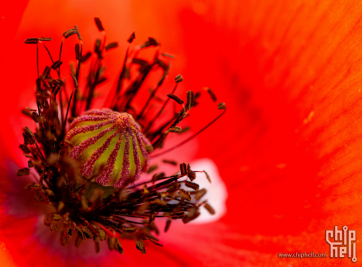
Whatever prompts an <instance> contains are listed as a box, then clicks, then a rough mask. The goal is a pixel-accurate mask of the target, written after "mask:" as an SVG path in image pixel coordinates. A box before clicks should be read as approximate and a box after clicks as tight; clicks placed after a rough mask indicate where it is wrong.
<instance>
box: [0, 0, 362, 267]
mask: <svg viewBox="0 0 362 267" xmlns="http://www.w3.org/2000/svg"><path fill="white" fill-rule="evenodd" d="M55 10H56V11H55ZM21 11H22V10H21V8H19V10H16V12H14V14H15V13H16V14H17V17H19V14H20V13H21ZM117 12H118V13H117ZM116 15H118V16H116ZM121 15H123V16H121ZM94 16H100V17H101V18H102V21H103V24H104V25H105V27H107V25H109V26H108V27H109V30H108V31H109V35H110V39H114V40H117V41H119V40H123V39H124V40H125V39H126V38H127V37H128V35H129V32H132V30H133V29H134V30H136V32H137V33H138V36H139V37H138V38H139V40H144V39H145V38H146V37H147V36H148V35H149V36H153V37H155V38H156V39H157V40H160V41H161V42H162V44H163V47H164V49H166V50H168V51H170V52H173V53H176V55H177V56H178V58H179V60H178V61H176V62H175V63H174V65H175V68H174V69H173V71H174V72H175V73H172V72H171V73H170V76H172V75H173V74H175V75H176V74H178V72H180V73H182V75H183V76H184V79H185V81H184V83H183V85H184V86H185V88H192V89H194V88H195V89H197V88H202V87H203V86H209V87H211V88H212V89H213V90H214V92H215V93H216V94H217V96H218V99H219V100H220V101H224V102H226V103H227V106H228V111H227V115H226V116H224V117H223V119H222V121H221V122H218V125H213V126H212V127H211V128H210V130H209V131H208V132H207V133H205V134H203V136H202V137H200V138H198V139H197V142H198V146H199V150H198V153H197V157H208V158H211V159H212V160H213V161H214V162H215V163H216V165H217V166H218V168H219V172H220V175H221V177H222V178H223V179H224V181H225V184H226V187H227V190H228V200H227V213H226V214H225V216H224V217H223V218H221V219H220V220H219V221H217V222H213V223H210V224H200V225H190V226H182V225H175V227H174V228H173V230H172V231H171V232H170V233H168V234H167V235H162V236H161V238H162V241H163V244H164V245H165V248H163V249H160V248H157V247H156V248H155V247H153V246H149V247H147V254H146V255H140V254H139V253H137V252H138V251H134V250H132V248H133V247H134V245H133V244H128V247H129V249H127V250H126V252H125V255H123V256H115V255H113V254H104V255H100V256H99V257H98V258H96V260H91V261H90V263H89V264H88V265H87V266H92V265H93V266H96V265H99V264H102V265H103V264H104V265H106V264H107V265H110V264H115V263H116V262H117V261H119V262H125V263H129V264H131V263H132V264H134V265H137V264H138V265H141V264H146V263H147V262H149V263H150V265H154V264H156V263H158V262H162V263H164V264H169V265H171V266H177V265H183V266H185V265H197V264H204V265H220V266H235V265H236V266H237V265H240V266H243V265H246V266H248V265H253V266H258V265H260V266H276V265H280V266H289V265H293V266H304V265H307V266H326V265H330V266H343V265H348V264H350V263H351V262H350V260H349V259H329V258H328V259H302V260H301V259H279V258H278V257H277V253H278V252H295V251H300V252H308V253H309V252H311V251H314V252H315V253H321V252H324V253H328V250H329V247H328V244H327V243H326V242H325V240H324V235H325V230H328V229H333V227H334V226H335V225H338V226H340V227H341V226H343V225H348V226H349V227H350V229H354V230H357V233H359V232H361V231H362V225H361V212H360V211H361V208H362V207H361V196H362V192H361V186H362V185H361V174H360V170H361V167H360V166H362V164H361V163H362V162H361V151H362V142H361V137H362V127H361V126H360V125H361V119H360V118H361V112H362V108H361V107H362V104H361V103H360V102H361V101H360V100H361V97H362V91H361V83H362V75H361V73H362V72H361V67H362V66H361V65H362V64H361V62H362V61H361V56H362V49H361V43H362V42H361V41H362V32H361V27H360V24H361V18H362V4H361V2H360V1H342V0H339V1H338V0H337V1H331V0H322V1H317V0H311V1H298V0H297V1H289V0H283V1H271V0H262V1H253V0H245V1H212V2H211V1H188V0H184V1H172V2H170V1H157V3H156V1H125V2H124V3H123V2H122V3H118V4H114V3H113V2H112V3H111V1H106V2H105V3H104V2H102V3H95V2H92V3H88V2H87V3H86V2H85V1H63V2H58V3H48V1H37V3H35V1H30V3H29V5H28V8H27V10H26V11H25V13H24V16H23V20H22V22H21V24H20V28H19V31H18V35H17V37H16V38H15V42H13V43H12V46H9V45H6V49H8V51H7V53H8V54H10V55H12V53H13V54H14V57H15V59H14V58H12V59H11V58H9V57H10V56H7V57H6V59H8V60H10V62H9V64H8V65H6V66H7V67H6V68H4V64H2V73H3V74H4V73H5V74H6V76H5V77H6V78H7V79H6V80H5V85H6V87H7V88H12V90H11V92H9V93H7V94H6V97H2V99H1V101H2V105H1V109H2V112H3V113H2V114H3V115H2V116H4V117H3V118H4V122H3V123H4V127H5V129H7V131H6V132H2V133H1V134H2V136H3V137H2V140H3V141H5V142H4V144H3V147H4V149H5V148H6V152H5V155H3V157H4V156H8V160H12V161H15V162H17V163H19V160H18V159H17V157H18V156H19V153H16V152H14V151H15V148H16V144H17V142H16V140H15V139H14V137H13V136H20V128H19V126H18V124H19V122H20V121H21V120H19V119H18V114H19V113H20V106H23V105H25V104H27V102H26V101H27V100H28V98H29V97H31V95H32V93H33V92H32V88H33V87H32V86H33V83H30V82H29V81H31V77H34V75H35V74H36V72H35V63H34V59H35V56H34V53H31V52H30V51H31V49H29V48H28V47H25V48H24V45H23V44H22V39H25V38H26V37H31V36H32V35H44V36H46V35H53V36H55V35H56V34H57V35H58V36H59V35H60V33H62V32H63V31H64V27H66V28H67V27H69V28H70V27H72V26H73V25H74V24H78V26H79V28H80V29H84V35H85V36H84V39H85V43H86V41H88V43H91V40H92V39H91V38H92V37H91V36H92V34H91V33H92V32H94V31H95V27H94V25H92V24H91V23H92V18H93V17H94ZM126 22H127V23H126ZM120 25H121V26H120ZM39 31H40V33H39ZM55 41H59V39H56V38H55ZM120 48H122V46H121V47H120ZM121 50H122V49H119V50H118V51H117V52H114V53H115V54H114V55H115V56H114V57H112V59H109V60H108V62H109V63H110V64H107V66H108V65H109V69H110V71H109V74H110V75H115V74H116V73H117V72H116V71H115V69H117V70H118V68H117V67H118V66H119V65H120V64H119V62H120V61H116V60H115V58H117V57H118V58H121V59H122V58H123V57H122V52H123V51H121ZM32 52H34V51H32ZM15 53H17V54H16V56H15ZM117 53H119V54H117ZM20 59H21V60H20ZM25 59H26V61H24V60H25ZM19 60H20V61H21V64H20V63H19ZM30 63H31V64H30ZM15 69H16V70H18V71H17V72H15V71H14V70H15ZM112 69H113V70H112ZM19 75H21V77H22V79H19V78H18V77H19ZM173 76H174V75H173ZM32 79H34V78H32ZM2 81H4V77H2ZM15 81H16V82H15ZM19 94H22V96H24V97H22V98H21V99H19V97H18V95H19ZM210 103H211V100H210ZM210 105H211V104H210ZM14 107H17V108H14ZM205 110H206V111H207V107H205V109H204V110H203V111H202V112H200V114H202V120H200V119H196V118H197V116H191V118H190V124H191V125H192V126H193V127H194V129H196V128H197V127H202V125H203V124H202V123H203V122H204V123H205V124H206V123H207V122H208V121H209V120H211V119H212V117H213V116H214V114H212V112H205ZM195 113H196V112H195ZM9 120H10V121H9ZM20 125H22V124H21V123H20ZM2 129H4V128H2ZM2 131H4V130H2ZM189 149H192V147H191V148H189ZM9 157H10V158H9ZM181 160H188V159H183V158H182V159H181ZM4 162H8V161H4ZM9 169H11V168H8V171H9ZM3 177H4V178H3V179H5V180H6V179H16V177H14V176H11V175H10V174H9V173H7V174H6V176H3ZM6 188H7V187H6ZM2 190H3V189H2ZM2 201H4V199H2ZM6 207H7V206H6V205H3V208H2V210H1V213H2V216H1V225H2V226H4V225H7V226H8V227H5V228H1V230H0V240H1V241H2V248H5V250H4V251H5V252H4V253H5V254H4V255H5V256H6V257H8V259H9V261H8V262H9V265H10V264H11V262H12V261H13V262H14V263H15V264H17V265H20V266H29V265H32V264H33V263H34V262H36V263H37V264H38V265H37V266H42V264H44V266H45V265H46V264H48V263H50V262H51V263H52V264H57V265H58V266H63V265H64V264H66V263H67V264H69V263H70V262H72V263H73V264H74V265H75V264H78V265H79V266H82V264H86V262H87V260H86V259H84V257H73V258H71V257H69V258H67V257H65V256H64V255H62V254H61V253H60V252H59V251H51V252H50V250H49V248H48V245H47V243H46V242H44V243H41V242H40V241H39V239H38V238H36V237H35V236H34V233H35V231H36V222H37V217H25V218H22V219H19V218H16V217H13V216H11V215H9V214H8V213H7V210H6ZM10 225H11V226H12V227H10ZM48 242H53V240H52V239H49V240H48ZM125 246H126V244H125ZM361 249H362V247H361V246H358V245H357V257H359V255H361ZM33 265H34V264H33ZM57 265H55V266H57Z"/></svg>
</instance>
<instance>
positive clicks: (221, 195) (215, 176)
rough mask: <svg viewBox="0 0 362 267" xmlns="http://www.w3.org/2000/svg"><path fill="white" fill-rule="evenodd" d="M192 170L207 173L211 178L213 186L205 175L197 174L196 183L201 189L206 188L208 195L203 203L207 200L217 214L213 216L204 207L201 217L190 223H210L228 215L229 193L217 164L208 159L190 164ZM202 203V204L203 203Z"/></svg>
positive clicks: (201, 208)
mask: <svg viewBox="0 0 362 267" xmlns="http://www.w3.org/2000/svg"><path fill="white" fill-rule="evenodd" d="M190 165H191V170H195V171H203V170H204V171H206V172H207V173H208V174H209V175H210V178H211V184H210V182H209V181H208V180H207V179H206V176H205V174H204V173H199V172H197V173H196V180H195V182H196V183H197V184H199V185H200V189H202V188H205V189H206V190H207V194H206V195H205V196H203V197H202V198H201V201H203V200H206V199H207V201H208V203H209V204H210V206H211V207H213V208H214V210H215V214H214V215H211V214H210V213H209V212H208V211H207V210H206V209H205V208H204V207H200V211H201V214H200V216H199V217H198V218H197V219H195V220H194V221H191V222H190V223H208V222H214V221H217V220H218V219H220V218H221V217H222V216H223V215H224V214H225V213H226V199H227V196H228V192H227V189H226V186H225V184H224V181H223V180H222V178H221V176H220V174H219V170H218V168H217V166H216V164H215V163H214V162H213V161H212V160H211V159H208V158H204V159H198V160H196V161H193V162H191V163H190ZM201 201H200V202H201Z"/></svg>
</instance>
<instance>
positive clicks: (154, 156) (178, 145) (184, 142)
mask: <svg viewBox="0 0 362 267" xmlns="http://www.w3.org/2000/svg"><path fill="white" fill-rule="evenodd" d="M221 104H222V105H221V106H220V107H223V108H222V109H224V112H223V113H221V114H220V115H219V116H217V117H216V118H215V119H214V120H212V121H211V122H210V123H208V124H207V125H206V126H205V127H203V128H202V129H201V130H199V131H198V132H197V133H195V134H194V135H192V136H191V137H189V138H187V139H186V140H184V141H182V142H181V143H179V144H177V145H175V146H173V147H171V148H169V149H166V150H165V151H162V152H161V153H158V154H156V155H151V156H150V158H151V159H152V158H156V157H159V156H162V155H164V154H166V153H168V152H171V151H172V150H174V149H176V148H178V147H180V146H182V145H184V144H186V143H187V142H189V141H190V140H192V139H193V138H194V137H196V136H197V135H199V134H200V133H202V132H203V131H204V130H206V129H207V128H208V127H209V126H211V125H212V124H213V123H214V122H216V121H217V120H218V119H219V118H221V116H222V115H224V114H225V112H226V106H225V103H221ZM219 105H220V104H219ZM219 109H220V108H219Z"/></svg>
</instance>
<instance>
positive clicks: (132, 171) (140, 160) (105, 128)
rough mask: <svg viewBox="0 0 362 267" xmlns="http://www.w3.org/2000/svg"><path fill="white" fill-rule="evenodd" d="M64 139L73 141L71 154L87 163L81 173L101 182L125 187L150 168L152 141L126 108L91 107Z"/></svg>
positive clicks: (74, 122)
mask: <svg viewBox="0 0 362 267" xmlns="http://www.w3.org/2000/svg"><path fill="white" fill-rule="evenodd" d="M65 139H66V140H68V141H69V142H70V143H71V144H72V145H73V148H72V149H71V150H70V152H69V156H70V157H72V158H73V159H75V160H76V161H80V162H82V163H84V165H83V167H82V168H81V173H82V175H83V176H85V177H87V178H90V177H93V176H95V178H96V180H95V181H96V182H97V183H100V184H102V185H113V186H114V187H122V186H125V185H127V184H129V183H132V182H134V181H136V180H138V179H139V177H140V175H141V173H142V171H146V170H147V167H148V163H149V156H148V151H147V150H148V149H149V148H150V147H151V144H150V142H149V141H148V139H147V138H146V137H145V136H144V135H143V133H142V132H141V129H140V126H139V125H138V123H137V122H136V121H135V120H134V119H133V117H132V115H130V114H128V113H126V112H121V113H120V112H116V111H113V110H111V109H101V110H98V109H93V110H88V111H86V112H85V113H84V114H83V115H82V116H80V117H78V118H76V119H75V120H74V121H73V122H72V123H71V125H70V130H69V132H68V133H67V135H66V137H65ZM146 148H147V149H146Z"/></svg>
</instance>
